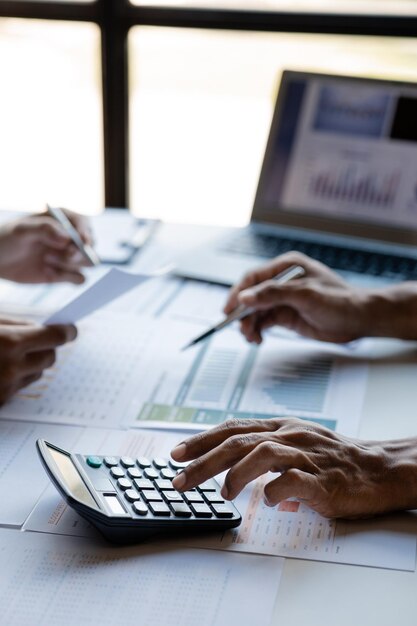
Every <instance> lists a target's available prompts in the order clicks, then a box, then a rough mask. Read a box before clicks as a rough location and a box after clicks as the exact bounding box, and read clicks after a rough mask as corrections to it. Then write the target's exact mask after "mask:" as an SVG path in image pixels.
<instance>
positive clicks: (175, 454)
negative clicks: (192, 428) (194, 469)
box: [171, 443, 186, 460]
mask: <svg viewBox="0 0 417 626" xmlns="http://www.w3.org/2000/svg"><path fill="white" fill-rule="evenodd" d="M185 448H186V445H185V443H180V444H179V445H178V446H177V447H176V448H174V449H173V450H172V452H171V456H172V458H175V459H177V460H179V459H182V457H183V456H184V455H185Z"/></svg>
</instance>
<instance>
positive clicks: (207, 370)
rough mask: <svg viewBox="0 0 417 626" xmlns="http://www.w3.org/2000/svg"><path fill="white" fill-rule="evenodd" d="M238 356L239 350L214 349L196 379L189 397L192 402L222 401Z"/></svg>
mask: <svg viewBox="0 0 417 626" xmlns="http://www.w3.org/2000/svg"><path fill="white" fill-rule="evenodd" d="M238 357H239V352H238V351H237V350H227V349H224V350H221V349H216V350H213V352H212V353H211V354H210V358H208V359H207V360H206V361H205V362H204V364H203V366H202V367H201V370H200V372H199V374H198V376H197V377H196V379H195V380H194V384H193V388H192V391H191V393H190V395H189V398H188V399H189V400H190V401H191V402H201V403H205V402H220V401H221V398H222V396H223V392H224V389H225V386H226V384H227V381H228V380H229V377H230V372H231V371H232V368H233V365H234V364H235V362H236V360H237V359H238Z"/></svg>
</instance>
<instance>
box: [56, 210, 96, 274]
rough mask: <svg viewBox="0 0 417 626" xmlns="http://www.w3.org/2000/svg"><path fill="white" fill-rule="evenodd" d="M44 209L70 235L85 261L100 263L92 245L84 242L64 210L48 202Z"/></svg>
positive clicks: (93, 263) (92, 263)
mask: <svg viewBox="0 0 417 626" xmlns="http://www.w3.org/2000/svg"><path fill="white" fill-rule="evenodd" d="M46 210H47V212H48V213H49V215H50V216H51V217H53V218H55V219H56V221H57V222H59V223H60V224H61V226H62V228H63V229H64V230H65V232H66V233H67V234H68V235H69V236H70V237H71V239H72V241H73V243H74V244H75V245H76V246H77V248H78V250H79V251H80V252H81V254H82V255H83V256H84V257H85V258H86V259H87V261H88V262H89V263H91V265H100V259H99V258H98V256H97V253H96V252H95V250H94V249H93V248H92V246H90V245H89V244H88V243H84V241H83V240H82V239H81V237H80V234H79V233H78V231H77V230H76V229H75V228H74V226H73V225H72V224H71V222H70V221H69V219H68V218H67V216H66V215H65V213H64V211H63V210H62V209H59V208H58V207H51V206H49V204H47V205H46Z"/></svg>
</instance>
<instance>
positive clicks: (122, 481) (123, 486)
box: [117, 478, 132, 491]
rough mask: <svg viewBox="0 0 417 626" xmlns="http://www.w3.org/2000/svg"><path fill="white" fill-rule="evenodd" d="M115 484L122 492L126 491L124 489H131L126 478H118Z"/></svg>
mask: <svg viewBox="0 0 417 626" xmlns="http://www.w3.org/2000/svg"><path fill="white" fill-rule="evenodd" d="M117 484H118V486H119V487H120V489H123V491H126V489H132V483H131V482H130V480H128V479H127V478H119V480H118V481H117Z"/></svg>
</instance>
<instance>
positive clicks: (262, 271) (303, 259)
mask: <svg viewBox="0 0 417 626" xmlns="http://www.w3.org/2000/svg"><path fill="white" fill-rule="evenodd" d="M312 263H313V262H312V260H311V259H310V258H309V257H307V256H306V255H305V254H302V253H301V252H287V253H285V254H282V255H281V256H279V257H276V258H275V259H273V260H272V261H269V262H268V263H266V264H265V265H262V266H261V267H258V268H255V269H254V270H253V271H252V272H249V273H248V274H246V275H245V276H244V278H243V279H242V280H241V281H240V282H239V283H237V284H236V285H235V286H234V287H232V289H231V291H230V293H229V297H228V299H227V301H226V304H225V307H224V312H225V314H226V315H229V313H231V312H232V311H233V310H234V309H235V308H236V307H237V306H238V305H239V304H240V302H239V298H238V296H239V293H240V292H241V291H243V290H244V289H248V288H249V287H254V286H255V285H259V284H260V283H263V282H265V281H267V280H271V279H272V278H275V277H276V276H277V274H280V273H281V272H283V271H284V270H286V269H288V268H290V267H291V266H292V265H301V266H302V267H303V268H304V269H305V270H306V273H307V272H308V270H310V269H311V264H312Z"/></svg>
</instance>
